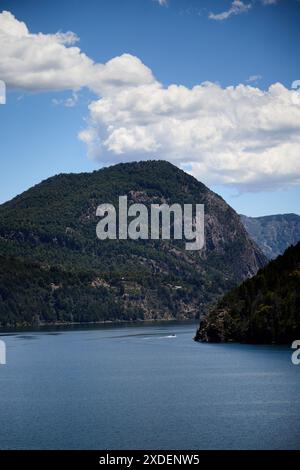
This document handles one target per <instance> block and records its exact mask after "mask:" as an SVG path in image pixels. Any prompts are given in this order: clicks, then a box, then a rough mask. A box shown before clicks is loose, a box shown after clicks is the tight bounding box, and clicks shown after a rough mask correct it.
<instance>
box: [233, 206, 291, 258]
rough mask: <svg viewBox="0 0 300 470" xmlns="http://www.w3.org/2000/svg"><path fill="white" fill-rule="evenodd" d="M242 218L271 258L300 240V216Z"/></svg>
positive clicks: (254, 238) (251, 234)
mask: <svg viewBox="0 0 300 470" xmlns="http://www.w3.org/2000/svg"><path fill="white" fill-rule="evenodd" d="M241 220H242V222H243V224H244V226H245V228H246V230H247V232H248V233H249V235H250V236H251V238H252V239H253V240H254V241H255V242H256V243H257V245H258V246H259V247H260V248H261V250H262V251H263V253H264V254H265V255H266V256H267V258H269V259H273V258H276V257H277V256H278V255H282V253H283V252H284V251H285V250H286V249H287V247H288V246H290V245H295V244H296V243H298V242H299V241H300V216H299V215H297V214H277V215H267V216H265V217H246V216H245V215H241Z"/></svg>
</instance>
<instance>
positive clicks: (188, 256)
mask: <svg viewBox="0 0 300 470" xmlns="http://www.w3.org/2000/svg"><path fill="white" fill-rule="evenodd" d="M120 195H127V197H128V202H129V204H131V203H133V202H142V203H143V204H146V205H150V204H151V203H162V202H165V203H167V204H172V203H179V204H183V203H190V204H196V203H200V204H201V203H203V204H204V205H205V236H206V245H205V249H204V250H203V251H201V252H200V253H199V252H189V251H186V250H185V247H184V245H185V244H184V241H180V240H178V241H174V240H171V241H167V240H164V241H161V240H138V241H133V240H105V241H100V240H98V239H97V238H96V225H97V222H98V221H99V218H97V217H96V208H97V206H98V205H99V204H102V203H112V204H114V205H115V207H117V205H118V198H119V196H120ZM0 256H1V264H0V324H2V326H3V325H24V324H26V325H27V324H29V325H32V324H41V323H53V322H62V323H63V322H83V321H84V322H90V321H112V320H113V321H116V320H126V321H127V320H145V319H161V318H162V319H172V318H177V319H183V318H195V317H198V316H199V314H200V312H203V311H206V309H207V307H208V305H210V304H211V303H212V302H214V301H215V300H216V299H217V298H218V297H220V296H221V295H222V294H224V293H225V292H226V291H228V290H229V289H230V288H232V287H234V286H235V285H237V284H238V283H239V282H241V281H242V280H244V279H246V278H247V277H249V276H252V275H253V274H255V273H256V272H257V270H258V269H259V268H260V267H261V266H263V265H264V264H265V263H266V258H265V256H264V255H263V254H262V252H261V250H260V249H259V248H258V247H257V246H256V245H255V243H254V242H253V241H252V240H251V238H250V237H249V235H248V233H247V232H246V230H245V228H244V226H243V224H242V223H241V220H240V217H239V216H238V214H236V212H235V211H234V210H233V209H232V208H231V207H230V206H228V204H226V202H225V201H224V200H223V199H222V198H221V197H220V196H218V195H217V194H215V193H213V192H212V191H210V190H209V189H208V188H207V187H206V186H205V185H203V184H202V183H200V182H199V181H197V180H196V179H195V178H193V177H192V176H190V175H188V174H186V173H184V172H183V171H181V170H179V169H178V168H177V167H175V166H174V165H171V164H170V163H167V162H165V161H146V162H138V163H127V164H118V165H115V166H112V167H108V168H104V169H101V170H99V171H94V172H93V173H81V174H61V175H57V176H54V177H51V178H49V179H47V180H45V181H43V182H42V183H40V184H38V185H36V186H34V187H33V188H31V189H29V190H28V191H26V192H24V193H23V194H21V195H19V196H17V197H16V198H14V199H13V200H11V201H9V202H7V203H5V204H3V205H1V206H0Z"/></svg>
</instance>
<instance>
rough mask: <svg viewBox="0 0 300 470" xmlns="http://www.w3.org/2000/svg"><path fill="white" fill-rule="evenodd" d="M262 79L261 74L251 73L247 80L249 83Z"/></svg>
mask: <svg viewBox="0 0 300 470" xmlns="http://www.w3.org/2000/svg"><path fill="white" fill-rule="evenodd" d="M261 79H262V76H261V75H259V74H258V75H250V77H248V78H247V80H246V82H247V83H258V82H259V81H260V80H261Z"/></svg>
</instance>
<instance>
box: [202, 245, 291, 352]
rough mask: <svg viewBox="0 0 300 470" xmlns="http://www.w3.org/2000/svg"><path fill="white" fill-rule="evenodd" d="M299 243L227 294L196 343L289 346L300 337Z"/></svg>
mask: <svg viewBox="0 0 300 470" xmlns="http://www.w3.org/2000/svg"><path fill="white" fill-rule="evenodd" d="M299 285H300V243H298V244H297V245H296V246H292V247H290V248H288V249H287V250H286V251H285V253H284V254H283V255H282V256H279V257H278V258H276V259H275V260H273V261H271V262H270V263H269V264H268V265H267V266H266V267H264V268H263V269H261V270H259V271H258V273H257V274H256V276H254V277H252V279H248V280H247V281H245V282H244V283H242V284H241V285H240V286H239V287H237V288H235V289H233V290H232V291H231V292H229V293H228V294H226V295H225V296H224V297H223V298H222V299H221V300H220V301H219V303H218V305H217V307H216V308H214V309H213V310H212V311H210V312H209V313H208V314H207V315H206V316H205V317H204V318H203V320H202V321H201V323H200V327H199V330H198V332H197V335H196V340H199V341H212V342H214V341H241V342H253V343H271V342H277V343H290V342H292V341H293V340H295V339H298V338H300V290H299Z"/></svg>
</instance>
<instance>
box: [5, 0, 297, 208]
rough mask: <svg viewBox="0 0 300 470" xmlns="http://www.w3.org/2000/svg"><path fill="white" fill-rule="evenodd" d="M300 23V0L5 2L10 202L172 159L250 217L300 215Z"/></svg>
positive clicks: (6, 172) (6, 154)
mask: <svg viewBox="0 0 300 470" xmlns="http://www.w3.org/2000/svg"><path fill="white" fill-rule="evenodd" d="M299 24H300V2H299V1H298V0H245V1H241V0H233V1H232V0H229V1H227V0H203V1H202V0H201V1H200V0H85V1H84V2H83V1H79V0H60V1H56V0H51V1H50V0H0V80H2V82H4V83H5V84H6V91H7V93H6V103H5V104H0V162H1V167H0V168H1V173H0V203H3V202H5V201H7V200H9V199H11V198H13V197H14V196H16V195H17V194H19V193H21V192H22V191H24V190H26V189H28V188H29V187H31V186H32V185H34V184H37V183H39V182H40V181H41V180H43V179H46V178H48V177H49V176H53V175H54V174H58V173H62V172H67V173H69V172H82V171H93V170H95V169H99V168H101V167H103V166H105V165H111V164H115V163H118V162H127V161H136V160H146V159H165V160H168V161H170V162H171V163H174V164H175V165H177V166H178V167H180V168H182V169H184V170H185V171H187V172H189V173H191V174H193V175H194V176H195V177H196V178H197V179H199V180H200V181H202V182H203V183H205V184H206V185H207V186H208V187H210V188H211V189H213V190H214V191H216V192H218V193H219V194H220V195H221V196H223V197H224V199H225V200H226V201H227V202H228V203H229V204H230V205H231V206H232V207H233V208H234V209H235V210H237V211H238V212H239V213H243V214H246V215H249V216H260V215H268V214H275V213H289V212H295V213H298V214H299V213H300V211H299V201H300V67H299V45H300V28H299ZM297 80H299V82H297ZM0 103H1V100H0Z"/></svg>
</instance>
